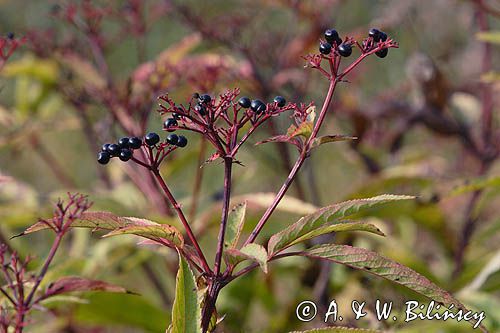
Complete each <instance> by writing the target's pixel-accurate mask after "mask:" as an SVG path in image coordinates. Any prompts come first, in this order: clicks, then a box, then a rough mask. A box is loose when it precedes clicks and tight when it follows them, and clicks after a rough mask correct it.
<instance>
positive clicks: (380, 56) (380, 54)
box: [375, 49, 389, 58]
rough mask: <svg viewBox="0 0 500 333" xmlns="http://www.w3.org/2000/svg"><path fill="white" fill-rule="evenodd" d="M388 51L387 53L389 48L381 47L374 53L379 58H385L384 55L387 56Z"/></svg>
mask: <svg viewBox="0 0 500 333" xmlns="http://www.w3.org/2000/svg"><path fill="white" fill-rule="evenodd" d="M388 53H389V49H382V50H379V51H377V52H375V55H376V56H377V57H379V58H385V57H387V54H388Z"/></svg>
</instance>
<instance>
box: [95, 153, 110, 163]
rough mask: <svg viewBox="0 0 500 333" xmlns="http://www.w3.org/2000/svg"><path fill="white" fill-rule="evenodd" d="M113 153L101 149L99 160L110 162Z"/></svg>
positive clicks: (98, 155)
mask: <svg viewBox="0 0 500 333" xmlns="http://www.w3.org/2000/svg"><path fill="white" fill-rule="evenodd" d="M110 158H111V155H110V154H109V153H108V152H107V151H101V152H99V154H97V162H99V163H100V164H108V162H109V159H110Z"/></svg>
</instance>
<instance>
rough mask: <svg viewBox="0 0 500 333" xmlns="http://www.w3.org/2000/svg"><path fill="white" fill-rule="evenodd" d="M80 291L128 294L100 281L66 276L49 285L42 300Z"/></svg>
mask: <svg viewBox="0 0 500 333" xmlns="http://www.w3.org/2000/svg"><path fill="white" fill-rule="evenodd" d="M78 291H82V292H83V291H106V292H112V293H127V294H130V293H131V292H130V291H127V290H126V289H125V288H123V287H120V286H117V285H114V284H111V283H107V282H104V281H100V280H90V279H86V278H82V277H78V276H66V277H63V278H60V279H59V280H57V281H55V282H53V283H51V284H49V286H48V287H47V290H46V291H45V294H44V295H43V296H42V299H46V298H49V297H52V296H56V295H61V294H65V293H71V292H78Z"/></svg>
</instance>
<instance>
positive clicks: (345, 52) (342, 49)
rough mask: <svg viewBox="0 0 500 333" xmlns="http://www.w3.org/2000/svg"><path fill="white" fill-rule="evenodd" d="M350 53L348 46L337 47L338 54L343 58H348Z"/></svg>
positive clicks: (350, 49) (343, 44)
mask: <svg viewBox="0 0 500 333" xmlns="http://www.w3.org/2000/svg"><path fill="white" fill-rule="evenodd" d="M351 53H352V46H351V45H350V44H345V43H342V44H340V45H339V54H340V55H341V56H343V57H348V56H350V55H351Z"/></svg>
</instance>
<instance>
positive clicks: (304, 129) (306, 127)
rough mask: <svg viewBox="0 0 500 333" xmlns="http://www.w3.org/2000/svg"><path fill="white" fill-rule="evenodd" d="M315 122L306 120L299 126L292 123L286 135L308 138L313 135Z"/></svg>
mask: <svg viewBox="0 0 500 333" xmlns="http://www.w3.org/2000/svg"><path fill="white" fill-rule="evenodd" d="M313 127H314V124H313V122H311V121H304V122H302V123H300V124H299V126H295V125H292V126H290V127H289V128H288V131H287V133H286V135H287V136H288V137H289V138H294V137H296V136H304V137H306V138H308V137H310V136H311V133H312V130H313Z"/></svg>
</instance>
